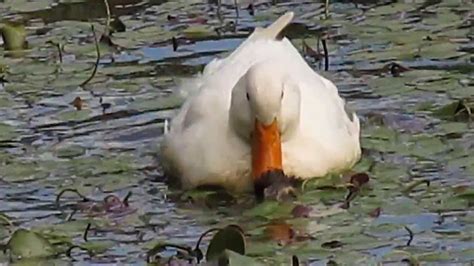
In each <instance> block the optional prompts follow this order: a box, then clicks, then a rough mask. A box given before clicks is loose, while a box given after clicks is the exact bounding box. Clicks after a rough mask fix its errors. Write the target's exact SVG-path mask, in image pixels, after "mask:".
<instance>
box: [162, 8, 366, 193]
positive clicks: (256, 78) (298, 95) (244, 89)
mask: <svg viewBox="0 0 474 266" xmlns="http://www.w3.org/2000/svg"><path fill="white" fill-rule="evenodd" d="M292 18H293V13H292V12H288V13H286V14H284V15H283V16H281V17H280V18H279V19H278V20H277V21H275V22H274V23H273V24H272V25H270V26H269V27H267V28H265V29H261V28H257V29H256V30H255V31H254V32H253V33H252V34H251V35H250V37H249V38H248V39H247V40H245V41H244V42H243V43H242V44H241V45H240V46H239V47H238V48H237V49H236V50H235V51H234V52H233V53H232V54H230V55H229V56H228V57H227V58H224V59H214V60H213V61H211V62H210V63H209V64H208V65H207V66H206V67H205V69H204V71H203V73H202V75H200V76H199V77H197V78H196V79H194V80H193V86H196V90H195V91H196V92H195V93H194V95H191V96H190V97H189V98H188V99H187V101H186V102H185V103H184V105H183V106H182V107H181V109H180V110H179V112H178V114H177V116H176V117H175V118H174V119H173V120H172V122H171V124H170V128H169V130H168V132H167V133H166V134H165V136H164V139H163V142H162V144H161V152H162V153H161V158H162V163H163V166H164V169H165V173H166V174H167V175H168V176H170V177H171V178H177V179H178V180H179V181H180V184H181V185H182V187H183V188H185V189H187V188H193V187H198V186H202V185H217V186H222V187H224V188H226V189H227V190H229V191H231V192H234V193H235V192H242V191H248V190H251V189H252V188H253V186H254V184H255V183H256V182H257V181H258V180H259V178H261V176H262V175H263V174H264V173H265V172H268V171H271V170H283V171H284V173H285V174H287V175H289V176H295V177H297V178H301V179H307V178H313V177H321V176H324V175H326V174H328V173H332V172H337V171H342V170H345V169H347V168H350V167H352V166H353V165H354V164H355V163H356V162H357V161H358V159H359V157H360V153H361V151H360V143H359V134H360V125H359V119H358V118H357V116H356V114H355V113H350V114H349V113H347V112H346V109H345V103H344V100H343V99H341V97H340V96H339V94H338V91H337V88H336V86H335V85H334V84H333V83H332V82H331V81H329V80H327V79H325V78H324V77H322V76H320V75H318V74H317V73H315V72H314V71H313V70H312V69H311V68H310V67H309V66H308V64H307V63H306V62H305V60H304V59H303V57H302V56H301V55H300V54H299V53H298V51H297V50H296V49H295V47H294V46H293V45H292V44H291V43H290V41H289V40H288V39H286V38H280V34H281V32H282V30H283V29H284V28H285V27H286V26H287V25H288V24H289V23H290V22H291V20H292Z"/></svg>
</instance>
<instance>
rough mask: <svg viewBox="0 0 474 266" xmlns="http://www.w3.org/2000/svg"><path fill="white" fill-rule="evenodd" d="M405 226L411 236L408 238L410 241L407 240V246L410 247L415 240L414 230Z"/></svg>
mask: <svg viewBox="0 0 474 266" xmlns="http://www.w3.org/2000/svg"><path fill="white" fill-rule="evenodd" d="M404 228H405V230H407V232H408V234H409V236H410V238H409V239H408V242H407V247H409V246H410V244H411V242H412V241H413V237H414V234H413V231H412V230H411V229H410V228H408V226H404Z"/></svg>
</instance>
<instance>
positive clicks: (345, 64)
mask: <svg viewBox="0 0 474 266" xmlns="http://www.w3.org/2000/svg"><path fill="white" fill-rule="evenodd" d="M215 2H217V1H197V0H193V1H184V0H183V1H158V0H157V1H154V0H149V1H146V0H143V1H140V0H109V3H110V11H111V14H112V17H113V18H118V19H119V20H120V21H121V22H122V23H123V24H124V25H125V29H126V30H125V31H117V32H114V33H113V34H112V36H111V41H112V42H113V44H114V45H112V46H111V45H108V44H106V42H101V43H100V45H99V47H100V54H101V57H100V61H99V64H98V69H97V73H96V74H95V76H94V77H93V78H92V80H90V81H89V82H88V83H87V84H86V85H84V86H80V84H81V83H83V82H84V81H85V80H86V79H88V77H89V76H90V75H91V72H92V70H93V67H94V63H95V61H96V57H97V56H96V48H95V45H94V37H93V34H92V32H91V29H90V25H91V24H93V25H94V26H95V31H96V32H97V35H98V36H100V34H101V33H102V32H103V31H104V24H105V22H106V19H105V18H106V8H105V5H104V3H103V2H102V1H93V0H89V1H77V0H76V1H68V0H37V1H27V0H14V1H13V0H3V1H0V18H1V20H0V24H3V23H6V22H7V21H21V20H24V21H26V28H25V29H26V34H27V38H26V39H27V42H28V49H27V50H24V51H23V52H22V53H20V54H18V53H13V52H11V51H6V50H5V49H4V48H3V47H2V48H0V53H1V54H2V56H1V57H0V77H2V76H3V79H4V80H5V82H1V83H0V216H1V217H4V216H5V219H0V242H1V243H4V244H5V243H7V241H8V240H9V238H10V236H11V234H12V232H13V231H15V230H16V229H18V228H28V229H31V230H33V231H35V232H38V233H39V234H41V235H42V236H44V237H46V238H47V239H48V240H49V241H50V242H51V243H53V244H54V245H56V246H57V247H58V249H61V248H62V249H67V247H70V246H71V245H79V246H82V247H84V248H85V249H89V250H91V251H93V254H89V253H88V252H87V251H84V250H81V249H75V250H73V252H72V254H71V256H70V257H68V256H66V255H65V254H64V252H59V253H60V254H59V255H57V256H54V257H53V258H50V259H42V260H39V259H36V260H34V261H33V262H38V261H40V262H43V263H44V264H45V265H51V263H53V262H54V263H56V264H67V263H70V262H74V263H77V264H84V265H85V264H91V263H96V264H115V263H125V264H130V263H132V264H146V253H147V251H148V250H150V249H151V248H152V247H153V246H154V245H155V244H157V243H160V242H170V243H175V244H181V245H189V246H193V245H194V243H196V241H197V239H198V238H199V236H200V235H201V233H202V232H204V231H206V230H207V229H209V228H213V227H222V226H226V225H228V224H232V223H234V224H239V225H240V226H241V227H242V228H243V230H244V231H245V232H246V236H247V242H248V243H247V255H248V256H250V257H252V258H253V259H254V260H255V261H259V262H263V263H264V264H267V265H279V264H281V265H289V264H290V261H291V256H292V255H297V256H298V257H299V259H300V261H301V262H304V263H306V262H307V263H309V264H310V265H326V264H328V265H354V264H360V265H372V264H374V265H375V264H377V263H382V264H383V265H399V264H404V263H412V265H416V264H415V263H421V264H425V265H447V264H449V265H454V264H456V265H469V264H470V263H472V262H473V261H474V215H473V214H474V179H473V176H474V159H473V157H472V155H473V154H474V153H473V150H474V138H473V137H474V130H473V128H472V124H471V117H470V114H471V111H470V110H471V108H474V100H473V99H474V98H473V97H472V95H473V93H474V79H473V78H474V64H473V62H474V57H473V51H474V49H473V37H474V27H473V25H472V23H473V19H474V12H473V10H474V4H473V3H472V1H470V0H458V1H455V0H447V1H437V0H426V1H362V0H361V1H354V2H349V1H330V7H329V16H328V17H326V15H325V10H324V1H323V2H316V1H253V2H254V3H253V5H252V8H249V2H252V1H246V2H245V1H244V2H242V3H240V4H239V6H238V16H237V13H236V8H235V6H234V1H223V2H222V4H221V6H220V7H218V5H217V4H216V3H215ZM287 10H292V11H294V12H295V14H296V16H295V21H294V23H293V24H292V25H291V26H290V27H289V29H288V36H289V38H290V39H291V40H292V42H293V43H294V44H295V46H296V47H297V48H298V49H299V50H300V51H301V52H302V53H304V54H305V55H306V59H307V61H308V62H309V63H310V65H311V66H313V67H314V69H315V70H316V71H318V72H319V73H321V74H322V75H324V76H326V77H328V78H329V79H331V80H332V81H334V82H335V83H336V85H337V86H338V88H339V90H340V93H341V94H342V95H343V96H344V97H345V98H346V99H347V101H348V102H349V104H350V106H351V108H352V109H354V110H356V111H357V113H358V115H359V117H360V119H361V121H362V146H363V156H362V159H361V161H360V162H359V163H358V164H357V165H356V166H355V168H354V171H358V172H366V173H368V175H369V176H370V182H369V184H368V186H367V187H365V188H364V189H362V190H361V192H360V193H359V195H358V196H357V197H356V198H355V199H354V200H353V201H352V203H351V206H350V208H349V209H347V210H346V209H341V208H340V207H339V205H340V204H341V203H342V202H343V200H344V197H345V195H346V194H347V190H346V189H345V188H344V183H343V181H341V179H337V178H331V177H328V178H323V179H318V180H315V181H312V182H310V183H308V185H307V187H306V189H305V192H304V193H302V194H301V195H300V196H299V197H298V199H297V200H296V201H295V202H294V203H282V204H275V203H271V202H270V203H266V204H262V205H258V206H257V205H256V204H254V203H248V202H247V201H246V199H244V200H241V199H239V200H238V202H239V203H236V204H231V205H230V207H229V205H228V204H224V205H226V206H222V204H221V202H220V201H221V200H222V199H221V198H220V196H219V195H217V196H215V195H216V194H212V193H210V194H209V192H206V193H198V192H193V193H187V194H182V193H180V192H179V191H174V190H170V189H168V188H167V186H166V184H165V183H164V182H163V177H162V175H161V172H160V168H159V156H158V155H157V153H158V149H159V143H160V136H161V135H162V134H163V131H164V124H165V120H166V119H168V118H170V117H172V116H173V114H174V110H175V109H176V108H177V107H179V105H180V104H181V103H182V101H183V99H182V95H180V94H179V93H177V87H178V86H179V84H180V82H181V81H182V80H183V79H187V78H190V77H192V76H193V75H194V74H196V73H198V72H199V71H200V70H201V69H202V68H203V66H204V65H205V64H206V63H207V62H209V61H210V60H211V59H212V58H213V57H215V56H224V55H225V54H226V53H228V52H229V51H231V50H233V49H234V48H236V47H237V46H238V45H239V44H240V43H241V42H242V41H243V40H244V39H245V37H246V36H248V34H249V32H251V31H252V29H253V28H254V27H256V26H265V25H268V24H269V23H271V22H272V21H273V20H274V19H275V18H277V17H278V16H279V15H280V14H282V13H284V12H285V11H287ZM112 24H113V25H117V23H113V22H112ZM321 36H323V37H325V38H326V39H327V46H328V55H329V56H328V57H329V70H328V71H324V59H320V58H319V57H318V56H314V54H315V51H316V53H318V52H317V51H318V47H319V44H318V40H319V39H320V38H321ZM172 38H175V41H176V43H177V44H178V45H177V49H173V45H172ZM56 44H60V47H62V52H61V58H60V56H59V53H58V48H57V45H56ZM308 47H309V48H308ZM320 50H321V51H322V50H323V49H322V48H320ZM393 63H396V64H395V65H394V64H393ZM77 97H80V98H81V100H82V101H81V105H82V106H81V108H80V109H81V110H77V105H76V107H75V106H74V104H72V102H73V101H74V99H76V98H77ZM427 184H429V186H427ZM63 189H76V190H77V191H79V192H80V193H81V194H82V195H85V196H87V197H88V198H92V199H95V200H98V201H99V200H102V199H103V198H104V197H105V196H107V195H111V194H113V195H116V196H117V197H119V198H121V199H122V198H124V197H125V196H126V195H127V194H128V193H129V192H131V193H132V194H131V196H130V198H129V200H128V202H129V206H126V207H124V209H121V210H120V211H118V212H100V213H98V214H97V213H96V216H94V217H91V210H90V209H87V208H84V207H83V208H81V209H80V210H79V211H78V212H76V213H74V214H73V215H72V216H71V213H72V212H73V210H74V209H75V208H77V204H76V203H77V202H78V201H80V198H79V197H77V196H75V195H74V193H70V194H65V195H64V196H63V197H61V200H60V206H59V208H58V206H57V204H56V197H57V195H58V193H60V191H62V190H63ZM217 201H219V202H218V203H216V202H217ZM241 201H243V203H242V202H241ZM295 204H303V205H305V206H310V207H311V208H312V210H311V211H310V212H309V215H308V216H309V217H298V218H294V217H293V216H292V214H291V210H292V209H293V207H294V205H295ZM122 207H123V206H122ZM377 208H379V209H377ZM377 211H380V213H377ZM1 217H0V218H1ZM275 219H277V220H278V223H283V222H282V221H285V223H287V224H288V225H290V226H291V228H293V230H294V231H295V232H296V234H298V235H299V237H291V241H284V242H285V243H282V241H276V239H275V236H274V235H272V234H268V230H265V228H266V226H267V225H268V223H275ZM3 220H9V221H11V223H12V224H8V223H7V222H4V221H3ZM89 223H90V224H91V226H90V228H91V229H90V230H89V232H88V242H85V241H84V239H83V233H84V230H85V228H86V227H87V224H89ZM405 227H406V228H408V229H406V228H405ZM409 231H411V233H412V234H413V239H412V241H410V243H409V245H407V244H408V243H407V242H408V240H409V239H410V234H409ZM308 235H310V236H311V237H304V236H308ZM208 240H209V238H206V239H205V241H204V242H205V243H204V244H203V245H202V247H205V246H206V244H207V242H208ZM331 241H338V242H331ZM288 242H289V243H288ZM328 243H329V244H328ZM331 243H332V244H331ZM334 243H338V245H334ZM165 255H166V254H165ZM168 255H169V254H168ZM8 259H9V257H8V253H7V254H3V253H0V262H1V261H3V262H5V261H8ZM23 262H24V261H23ZM30 262H31V261H30ZM334 263H337V264H334ZM471 265H472V264H471Z"/></svg>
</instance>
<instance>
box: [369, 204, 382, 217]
mask: <svg viewBox="0 0 474 266" xmlns="http://www.w3.org/2000/svg"><path fill="white" fill-rule="evenodd" d="M381 212H382V208H380V207H378V208H375V209H373V210H371V211H370V212H369V216H370V217H372V218H377V217H379V216H380V213H381Z"/></svg>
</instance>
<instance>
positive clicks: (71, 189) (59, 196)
mask: <svg viewBox="0 0 474 266" xmlns="http://www.w3.org/2000/svg"><path fill="white" fill-rule="evenodd" d="M66 192H72V193H75V194H76V195H78V196H79V197H81V198H82V200H83V201H89V199H88V198H87V197H86V196H84V195H82V194H81V193H80V192H79V191H78V190H77V189H73V188H66V189H63V190H61V192H59V194H58V196H56V207H57V208H58V209H59V207H60V205H59V201H60V200H61V197H62V195H64V193H66Z"/></svg>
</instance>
